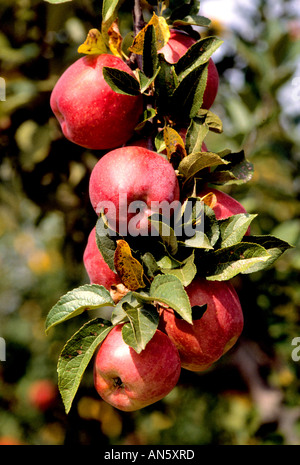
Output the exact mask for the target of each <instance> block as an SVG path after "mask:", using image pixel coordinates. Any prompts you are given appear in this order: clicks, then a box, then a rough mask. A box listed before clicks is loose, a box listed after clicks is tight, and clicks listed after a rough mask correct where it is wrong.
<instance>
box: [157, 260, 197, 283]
mask: <svg viewBox="0 0 300 465" xmlns="http://www.w3.org/2000/svg"><path fill="white" fill-rule="evenodd" d="M161 271H162V272H163V273H164V274H169V275H173V276H176V277H177V278H178V279H179V280H180V281H181V283H182V284H183V286H184V287H186V286H188V285H189V284H190V283H191V282H192V281H193V279H194V277H195V276H196V273H197V268H196V265H195V263H194V252H193V253H192V254H191V255H190V256H189V257H188V258H187V259H186V260H184V262H183V265H182V266H181V267H180V268H175V269H161Z"/></svg>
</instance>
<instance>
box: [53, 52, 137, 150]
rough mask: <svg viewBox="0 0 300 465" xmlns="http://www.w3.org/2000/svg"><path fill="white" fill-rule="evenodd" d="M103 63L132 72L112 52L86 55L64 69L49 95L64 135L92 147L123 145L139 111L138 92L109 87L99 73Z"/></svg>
mask: <svg viewBox="0 0 300 465" xmlns="http://www.w3.org/2000/svg"><path fill="white" fill-rule="evenodd" d="M104 66H108V67H111V68H116V69H120V70H122V71H126V72H127V73H129V74H131V75H132V76H134V75H133V72H132V70H131V69H130V68H129V67H128V66H127V64H126V63H124V61H123V60H121V59H120V58H118V57H116V56H114V55H108V54H103V55H86V56H84V57H82V58H79V59H78V60H77V61H75V62H74V63H73V64H72V65H71V66H69V67H68V68H67V69H66V71H65V72H64V73H63V74H62V75H61V77H60V78H59V79H58V81H57V83H56V85H55V86H54V89H53V91H52V93H51V97H50V106H51V108H52V111H53V113H54V114H55V116H56V118H57V119H58V121H59V123H60V125H61V129H62V131H63V134H64V135H65V137H66V138H67V139H69V140H71V141H72V142H74V143H75V144H78V145H80V146H83V147H86V148H89V149H94V150H108V149H112V148H115V147H119V146H120V145H123V144H124V143H125V142H126V141H127V140H129V139H130V137H132V135H133V132H134V128H135V126H136V125H137V123H138V120H139V117H140V115H141V113H142V111H143V97H142V95H138V96H129V95H123V94H118V93H116V92H114V91H113V90H112V89H111V88H110V86H109V85H108V84H107V83H106V81H105V80H104V77H103V72H102V69H103V67H104Z"/></svg>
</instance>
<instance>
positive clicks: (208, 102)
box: [158, 29, 219, 110]
mask: <svg viewBox="0 0 300 465" xmlns="http://www.w3.org/2000/svg"><path fill="white" fill-rule="evenodd" d="M170 32H171V36H170V39H169V41H168V43H167V44H166V45H165V46H164V47H163V48H161V49H160V50H159V51H158V52H159V53H162V54H163V55H164V57H165V59H166V60H167V61H168V62H169V63H172V64H173V63H177V61H178V60H179V58H181V57H182V56H183V55H184V54H185V53H186V51H187V50H188V49H189V48H190V47H191V46H192V45H193V44H194V43H195V42H196V41H195V39H193V38H192V37H190V36H189V35H187V34H185V33H184V32H182V31H177V30H175V29H171V31H170ZM218 88H219V73H218V70H217V68H216V65H215V63H214V62H213V60H212V58H210V59H209V62H208V75H207V84H206V89H205V91H204V95H203V103H202V108H205V109H206V110H209V109H210V107H211V106H212V104H213V103H214V101H215V98H216V96H217V93H218Z"/></svg>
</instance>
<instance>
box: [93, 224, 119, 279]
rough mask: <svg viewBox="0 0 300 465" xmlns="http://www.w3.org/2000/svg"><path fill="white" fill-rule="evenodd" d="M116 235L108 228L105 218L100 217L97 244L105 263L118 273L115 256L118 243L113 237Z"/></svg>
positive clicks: (97, 228)
mask: <svg viewBox="0 0 300 465" xmlns="http://www.w3.org/2000/svg"><path fill="white" fill-rule="evenodd" d="M115 234H116V233H115V232H114V231H112V230H111V229H110V228H109V227H108V226H107V224H106V222H105V219H104V216H103V215H100V216H99V218H98V220H97V223H96V244H97V247H98V249H99V250H100V252H101V254H102V257H103V258H104V260H105V262H106V263H107V265H108V266H109V268H110V269H111V270H112V271H114V272H116V270H115V265H114V255H115V250H116V248H117V246H116V242H115V241H114V240H113V239H112V238H111V237H112V236H114V235H115Z"/></svg>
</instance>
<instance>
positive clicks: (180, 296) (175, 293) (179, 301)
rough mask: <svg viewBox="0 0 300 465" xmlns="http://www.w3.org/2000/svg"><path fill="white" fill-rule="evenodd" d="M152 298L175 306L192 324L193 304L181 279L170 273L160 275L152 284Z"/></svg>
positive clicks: (171, 306)
mask: <svg viewBox="0 0 300 465" xmlns="http://www.w3.org/2000/svg"><path fill="white" fill-rule="evenodd" d="M150 298H151V299H152V300H154V301H158V302H162V303H165V304H167V305H169V307H170V308H173V309H174V310H175V311H176V312H177V313H179V315H180V316H181V317H182V318H183V319H184V320H186V321H187V322H188V323H190V324H192V311H191V304H190V301H189V298H188V295H187V293H186V291H185V290H184V287H183V285H182V283H181V281H180V280H179V279H178V278H177V277H176V276H172V275H170V274H165V275H158V276H155V278H154V279H153V281H152V283H151V286H150Z"/></svg>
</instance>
